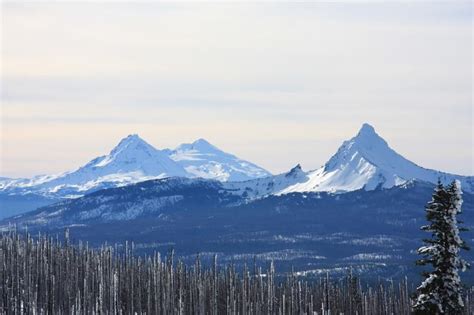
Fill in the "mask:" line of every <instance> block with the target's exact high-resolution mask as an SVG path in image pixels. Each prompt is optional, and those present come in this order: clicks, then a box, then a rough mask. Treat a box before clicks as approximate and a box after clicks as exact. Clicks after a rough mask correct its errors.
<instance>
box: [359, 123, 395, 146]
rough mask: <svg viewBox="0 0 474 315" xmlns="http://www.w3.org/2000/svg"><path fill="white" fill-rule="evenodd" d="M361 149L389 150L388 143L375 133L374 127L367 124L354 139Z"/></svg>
mask: <svg viewBox="0 0 474 315" xmlns="http://www.w3.org/2000/svg"><path fill="white" fill-rule="evenodd" d="M352 141H353V142H355V143H356V144H357V145H358V146H359V147H363V148H365V149H368V150H373V149H375V148H388V144H387V142H386V141H385V140H384V139H383V138H382V137H380V136H379V135H378V134H377V132H375V129H374V127H372V126H371V125H369V124H367V123H365V124H363V125H362V127H361V128H360V130H359V132H358V133H357V135H356V136H355V137H354V138H353V139H352Z"/></svg>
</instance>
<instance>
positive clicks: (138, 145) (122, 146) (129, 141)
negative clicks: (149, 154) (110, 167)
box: [111, 134, 156, 153]
mask: <svg viewBox="0 0 474 315" xmlns="http://www.w3.org/2000/svg"><path fill="white" fill-rule="evenodd" d="M126 149H128V150H137V149H138V150H140V149H141V150H149V151H156V149H155V148H154V147H153V146H152V145H150V144H149V143H148V142H146V141H145V140H143V139H142V138H140V136H139V135H137V134H131V135H128V136H127V137H125V138H123V139H122V140H120V142H119V143H118V144H117V146H115V148H113V149H112V151H111V153H114V152H120V151H123V150H126Z"/></svg>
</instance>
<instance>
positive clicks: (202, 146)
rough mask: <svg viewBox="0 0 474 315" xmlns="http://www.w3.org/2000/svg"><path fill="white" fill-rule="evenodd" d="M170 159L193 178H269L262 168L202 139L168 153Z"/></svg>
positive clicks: (182, 145)
mask: <svg viewBox="0 0 474 315" xmlns="http://www.w3.org/2000/svg"><path fill="white" fill-rule="evenodd" d="M169 154H170V158H171V159H172V160H174V161H175V162H177V163H178V164H180V165H181V166H183V167H184V168H185V169H186V171H187V172H188V173H189V174H191V175H192V176H194V177H201V178H208V179H217V180H219V181H244V180H248V179H253V178H259V177H266V176H271V174H270V173H269V172H267V171H266V170H264V169H263V168H261V167H259V166H257V165H255V164H252V163H250V162H248V161H244V160H241V159H239V158H238V157H236V156H234V155H232V154H229V153H225V152H223V151H221V150H219V149H218V148H216V147H215V146H213V145H212V144H210V143H209V142H207V141H206V140H204V139H199V140H196V141H195V142H193V143H185V144H181V145H180V146H178V147H177V148H176V149H175V150H173V151H170V152H169Z"/></svg>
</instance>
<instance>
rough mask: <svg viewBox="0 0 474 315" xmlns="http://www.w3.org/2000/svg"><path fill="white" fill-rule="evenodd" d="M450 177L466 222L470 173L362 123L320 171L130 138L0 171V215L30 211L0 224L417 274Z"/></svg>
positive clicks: (225, 256) (185, 254) (300, 266)
mask: <svg viewBox="0 0 474 315" xmlns="http://www.w3.org/2000/svg"><path fill="white" fill-rule="evenodd" d="M454 179H458V180H460V181H461V183H462V188H463V190H464V203H463V214H462V215H461V218H460V219H461V220H463V221H464V222H466V225H467V227H468V228H471V230H472V229H473V228H474V225H473V222H474V194H473V192H474V189H473V188H474V186H473V177H472V176H460V175H453V174H448V173H444V172H440V171H435V170H429V169H425V168H423V167H420V166H418V165H416V164H414V163H412V162H410V161H409V160H407V159H405V158H404V157H403V156H401V155H400V154H398V153H396V152H395V151H394V150H393V149H391V148H390V147H389V145H388V144H387V142H386V141H385V140H384V139H382V138H381V137H380V136H379V135H378V134H377V133H376V132H375V130H374V128H373V127H372V126H370V125H368V124H364V125H363V126H362V128H361V129H360V130H359V132H358V133H357V134H356V135H355V136H354V137H353V138H351V139H349V140H347V141H345V142H344V143H343V144H342V145H341V146H340V148H339V149H338V150H337V152H336V153H335V154H334V155H333V156H332V157H331V158H330V159H329V160H328V162H327V163H326V164H325V165H323V166H322V167H321V168H319V169H316V170H310V171H304V170H303V169H302V167H301V166H300V165H296V166H295V167H293V168H292V169H291V170H289V171H288V172H285V173H283V174H278V175H271V174H269V173H268V172H267V171H265V170H264V169H262V168H261V167H258V166H256V165H255V164H252V163H250V162H247V161H244V160H241V159H239V158H237V157H235V156H233V155H231V154H228V153H225V152H223V151H222V150H220V149H218V148H216V147H215V146H213V145H211V144H210V143H208V142H207V141H205V140H203V139H199V140H197V141H195V142H193V143H191V144H183V145H180V146H178V147H177V148H176V149H174V150H168V149H165V150H157V149H155V148H153V147H152V146H151V145H149V144H148V143H146V142H145V141H144V140H142V139H141V138H139V137H138V136H137V135H131V136H128V137H127V138H125V139H123V140H122V141H121V142H120V143H119V144H118V145H117V146H116V147H115V148H114V149H113V150H112V151H111V152H110V153H109V154H108V155H105V156H101V157H98V158H96V159H93V160H92V161H91V162H89V163H87V164H86V165H84V166H83V167H81V168H79V169H78V170H76V171H73V172H67V173H64V174H61V175H55V176H39V177H35V178H33V179H20V180H19V179H16V180H15V179H13V180H12V179H2V183H3V186H2V187H1V188H0V203H1V205H2V213H3V214H5V213H6V215H3V217H5V216H7V215H8V214H10V215H11V214H15V213H21V212H25V211H26V210H33V211H28V212H26V213H23V214H19V215H16V216H13V217H9V218H6V219H3V220H1V221H0V230H7V229H9V228H10V224H15V225H16V226H17V227H18V228H22V227H28V229H29V230H30V231H44V232H48V233H61V232H62V231H63V230H64V228H66V227H67V228H69V229H70V230H71V234H72V235H73V236H74V237H75V238H77V239H81V240H83V241H88V242H89V243H90V244H91V245H94V246H95V245H100V244H101V243H102V242H108V243H116V242H125V241H133V242H134V243H135V246H136V249H137V252H138V253H150V252H152V251H155V250H156V251H160V252H162V253H166V251H167V250H169V249H170V248H173V249H175V250H176V252H177V253H179V255H180V257H181V259H183V260H188V261H189V262H192V260H194V258H195V254H196V253H197V252H200V253H201V257H202V258H204V259H205V257H212V255H214V254H218V255H219V257H220V261H221V262H223V263H226V262H233V263H236V264H237V265H238V264H243V263H244V262H245V261H248V260H250V259H253V257H257V258H259V260H260V261H261V262H265V261H269V260H274V261H276V262H277V263H278V266H279V269H280V270H282V271H285V270H290V269H291V268H293V267H294V268H295V270H296V271H297V272H299V274H303V275H308V274H314V275H318V274H321V273H325V272H326V271H329V272H334V273H337V272H339V273H341V272H342V273H344V272H348V270H349V269H352V268H353V270H355V271H357V272H359V273H367V274H368V275H369V276H371V277H376V276H388V277H396V276H400V275H407V274H410V273H411V272H413V273H412V275H415V274H416V272H414V265H413V261H414V260H415V259H416V255H415V254H414V249H416V248H417V246H418V245H419V244H420V239H421V238H423V237H424V235H423V232H421V231H420V229H419V228H420V226H422V225H423V224H424V223H425V218H424V217H425V213H424V206H425V204H426V202H428V201H429V200H430V196H431V193H432V191H433V188H434V185H435V184H436V183H437V181H438V180H440V181H442V182H443V183H448V182H450V181H452V180H454ZM104 188H105V189H104ZM15 207H16V208H15ZM9 209H10V211H9V212H8V210H9ZM34 209H36V210H34ZM1 218H2V217H0V219H1ZM465 239H466V240H467V241H468V243H472V242H473V241H474V235H473V233H472V232H466V234H465ZM466 258H467V259H468V261H470V262H471V263H474V256H473V254H472V253H468V254H467V256H466ZM472 280H473V281H474V279H472Z"/></svg>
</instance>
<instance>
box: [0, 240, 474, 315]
mask: <svg viewBox="0 0 474 315" xmlns="http://www.w3.org/2000/svg"><path fill="white" fill-rule="evenodd" d="M68 239H69V238H68V237H67V235H66V241H65V242H62V243H61V242H60V241H58V240H57V239H52V238H49V237H46V236H38V237H35V238H32V237H31V236H30V235H28V234H19V233H17V232H8V233H4V234H3V235H1V239H0V313H2V314H135V313H136V314H374V315H381V314H410V312H411V298H410V292H409V291H410V290H409V288H408V285H407V283H406V281H402V282H400V283H398V284H396V283H393V282H392V283H391V284H390V283H389V284H386V283H385V284H382V283H381V284H379V285H376V286H373V287H369V286H363V285H361V283H360V281H359V280H358V279H357V278H356V277H354V276H352V275H350V274H349V275H348V276H347V277H346V278H345V279H343V280H342V281H335V280H331V279H329V278H328V277H322V278H321V279H319V280H318V281H305V280H304V279H301V278H298V277H296V276H294V275H292V274H291V273H290V274H289V275H288V276H287V277H286V278H284V279H281V278H280V277H276V276H275V269H274V266H273V264H270V266H269V267H268V270H265V271H262V270H261V268H257V267H252V268H244V270H243V271H240V272H237V271H236V269H235V267H234V266H232V265H229V266H227V267H223V268H219V267H218V266H217V262H216V259H214V264H213V266H210V267H203V266H201V263H200V260H199V259H196V262H195V264H194V265H193V266H186V265H185V264H183V263H182V262H180V261H173V254H172V253H171V254H170V255H169V256H168V257H167V258H165V259H162V258H161V257H160V255H159V254H155V255H153V256H148V257H141V256H135V255H133V244H126V246H125V250H117V248H114V247H110V246H104V247H102V248H100V249H92V248H89V247H88V246H87V245H86V244H82V243H78V244H74V245H73V244H70V243H69V240H68ZM472 298H474V292H473V291H472V290H470V291H468V292H467V294H466V297H465V305H466V309H465V313H466V314H469V310H470V311H471V313H472V311H473V305H472V304H471V300H472Z"/></svg>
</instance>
